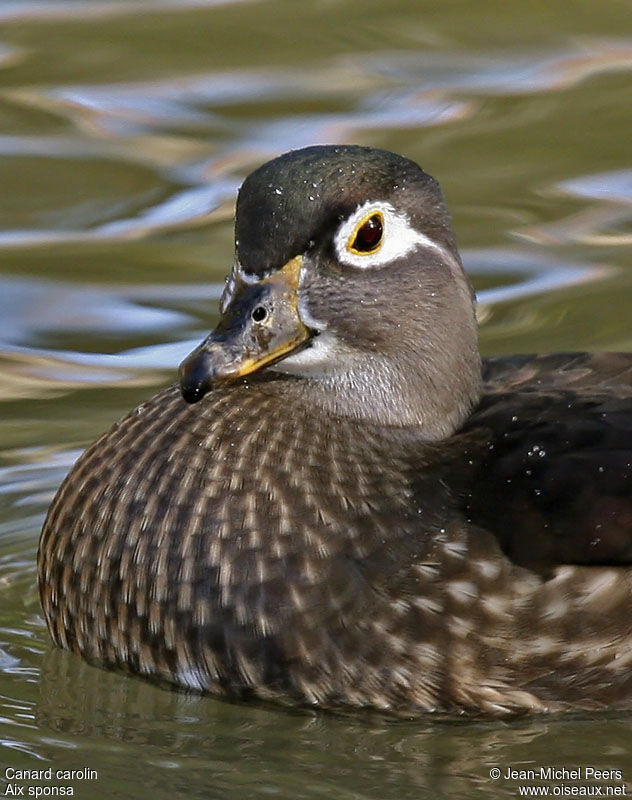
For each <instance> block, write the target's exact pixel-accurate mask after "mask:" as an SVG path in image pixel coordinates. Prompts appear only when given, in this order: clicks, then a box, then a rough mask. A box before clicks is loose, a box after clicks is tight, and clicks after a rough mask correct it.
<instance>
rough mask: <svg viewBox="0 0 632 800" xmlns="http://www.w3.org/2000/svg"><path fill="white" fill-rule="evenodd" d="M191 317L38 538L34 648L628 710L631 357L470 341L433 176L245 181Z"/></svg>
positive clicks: (460, 698)
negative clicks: (222, 268) (43, 644)
mask: <svg viewBox="0 0 632 800" xmlns="http://www.w3.org/2000/svg"><path fill="white" fill-rule="evenodd" d="M219 312H220V318H219V322H218V324H217V326H216V328H215V329H214V330H213V332H211V333H210V334H209V335H208V336H207V337H206V338H205V339H204V341H203V342H202V343H201V344H200V345H199V346H198V347H197V348H196V349H195V350H194V351H193V352H192V353H191V354H190V355H189V356H188V357H187V358H186V359H185V360H184V361H183V363H182V364H181V366H180V370H179V376H178V377H179V380H178V381H177V382H176V383H174V384H173V385H171V386H169V387H167V388H165V389H163V390H161V391H159V392H158V393H157V394H156V395H154V396H153V397H152V398H150V399H148V400H147V401H146V402H144V403H142V404H141V405H140V406H138V408H136V409H134V410H132V411H131V412H130V413H129V414H127V416H125V417H124V418H123V419H122V420H120V421H119V422H117V423H116V424H115V425H114V426H113V427H112V428H111V429H110V430H109V431H108V432H106V433H105V434H104V435H102V436H101V437H100V438H99V439H97V441H96V442H95V443H94V444H92V445H91V446H90V447H89V448H88V449H87V450H86V451H85V453H84V454H83V455H82V456H81V457H80V458H79V460H78V461H77V462H76V464H75V465H74V467H73V468H72V470H71V471H70V473H69V475H68V476H67V477H66V479H65V480H64V482H63V484H62V485H61V487H60V489H59V491H58V493H57V495H56V496H55V498H54V500H53V502H52V504H51V506H50V509H49V512H48V515H47V517H46V520H45V524H44V527H43V530H42V533H41V539H40V546H39V551H38V575H39V588H40V595H41V603H42V607H43V611H44V616H45V619H46V623H47V626H48V629H49V631H50V634H51V637H52V640H53V642H54V644H55V645H57V646H59V647H62V648H65V649H67V650H69V651H72V652H73V653H76V654H78V655H80V656H82V657H83V658H84V659H86V660H87V661H89V662H91V663H93V664H95V665H98V666H101V667H106V668H110V669H122V670H126V671H127V672H130V673H134V674H136V675H139V676H143V677H145V678H147V679H149V680H153V681H156V682H159V683H161V684H164V685H169V686H171V687H176V688H178V689H180V690H184V691H188V692H194V693H201V694H204V695H211V696H215V697H224V698H229V699H232V700H242V699H243V700H247V699H251V700H253V701H263V702H268V701H270V702H273V703H280V704H284V705H290V706H295V707H306V708H316V709H324V710H334V711H335V710H350V711H353V710H359V709H369V710H372V711H377V712H385V713H391V712H392V713H395V714H403V715H406V716H416V715H424V714H427V713H436V714H449V715H452V714H454V715H464V714H482V715H491V716H504V715H512V714H524V713H536V712H558V711H568V710H572V711H578V710H580V711H591V710H598V709H615V708H629V707H631V706H632V355H631V354H630V353H562V354H560V353H557V354H549V355H518V356H512V357H491V358H485V359H482V358H481V355H480V352H479V344H478V327H477V321H476V311H475V296H474V292H473V289H472V285H471V283H470V280H469V278H468V277H467V275H466V273H465V271H464V269H463V266H462V263H461V259H460V256H459V252H458V249H457V244H456V240H455V236H454V233H453V229H452V223H451V219H450V216H449V213H448V210H447V208H446V204H445V201H444V199H443V195H442V192H441V189H440V187H439V184H438V183H437V181H436V180H434V179H433V178H432V177H431V176H430V175H428V174H427V173H426V172H424V171H423V170H422V169H421V168H420V167H419V166H418V165H417V164H416V163H415V162H413V161H411V160H409V159H408V158H405V157H403V156H400V155H397V154H394V153H391V152H388V151H385V150H379V149H375V148H370V147H364V146H358V145H344V146H343V145H340V146H338V145H319V146H312V147H307V148H304V149H300V150H295V151H291V152H289V153H285V154H283V155H281V156H279V157H277V158H275V159H273V160H271V161H269V162H267V163H265V164H263V165H262V166H260V167H258V168H257V169H255V170H254V171H253V172H252V173H251V174H250V175H249V176H248V177H247V178H246V180H245V181H244V183H243V185H242V186H241V188H240V190H239V193H238V197H237V204H236V215H235V260H234V264H233V266H232V269H231V271H230V275H229V277H228V278H227V279H226V283H225V287H224V290H223V294H222V297H221V301H220V308H219Z"/></svg>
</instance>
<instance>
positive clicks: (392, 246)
mask: <svg viewBox="0 0 632 800" xmlns="http://www.w3.org/2000/svg"><path fill="white" fill-rule="evenodd" d="M373 216H377V217H379V218H380V221H381V223H382V238H381V239H380V241H379V242H378V244H377V246H376V247H375V249H374V250H371V251H369V252H367V253H362V252H360V251H359V250H355V249H354V248H353V243H354V241H355V238H356V236H357V234H358V231H359V230H360V228H361V227H362V225H364V224H366V222H367V221H368V220H369V219H371V217H373ZM334 247H335V249H336V255H337V256H338V259H339V261H340V262H341V263H342V264H345V265H346V266H349V267H358V268H359V269H372V268H374V267H382V266H384V265H385V264H389V263H390V262H391V261H396V260H397V259H398V258H402V257H403V256H406V255H408V253H410V252H411V251H412V250H415V249H416V248H418V247H425V248H432V249H434V250H441V251H442V250H443V248H442V247H440V246H439V245H438V244H436V243H435V242H433V241H432V239H429V238H428V237H427V236H424V234H423V233H419V231H416V230H415V229H414V228H413V227H412V225H411V223H410V220H409V218H408V216H407V215H406V214H404V213H403V212H401V211H400V212H397V211H395V209H394V208H393V206H392V205H391V204H390V203H385V202H377V201H369V202H368V203H364V204H363V205H361V206H358V208H356V210H355V211H354V212H353V214H351V216H350V217H348V218H347V219H346V220H345V221H344V222H343V223H342V225H341V226H340V228H339V229H338V232H337V233H336V235H335V237H334Z"/></svg>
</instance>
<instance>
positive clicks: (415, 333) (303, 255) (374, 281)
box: [180, 146, 481, 439]
mask: <svg viewBox="0 0 632 800" xmlns="http://www.w3.org/2000/svg"><path fill="white" fill-rule="evenodd" d="M235 240H236V257H235V264H234V267H233V270H232V272H231V274H230V276H229V278H228V280H227V283H226V286H225V289H224V293H223V295H222V299H221V303H220V312H221V319H220V322H219V324H218V326H217V327H216V328H215V330H214V331H213V332H212V333H211V334H210V335H209V336H208V337H207V338H206V339H205V340H204V341H203V342H202V344H200V345H199V347H197V348H196V349H195V350H194V351H193V352H192V353H191V354H190V355H189V356H188V357H187V358H186V359H185V361H184V362H183V363H182V365H181V366H180V385H181V389H182V394H183V397H184V399H185V400H186V401H187V402H189V403H195V402H197V401H198V400H200V399H201V398H202V397H203V396H204V395H205V394H206V393H207V392H209V391H210V390H211V389H212V388H213V387H214V386H215V385H217V384H219V383H222V382H227V381H231V380H235V379H236V378H240V377H243V376H246V375H249V374H251V373H254V372H258V371H259V370H262V369H273V370H275V371H277V372H281V373H285V374H286V375H292V376H296V377H298V378H300V379H302V383H301V386H302V388H303V389H304V391H305V392H306V395H307V396H309V399H310V402H311V403H313V404H315V405H317V406H319V407H321V408H322V409H323V410H324V411H326V412H328V413H331V414H335V415H340V416H345V417H355V418H357V419H363V420H366V421H367V422H372V423H377V424H381V425H392V426H410V425H414V426H417V427H419V428H421V430H422V434H423V435H424V436H425V437H426V438H428V439H437V438H442V437H444V436H448V435H450V434H451V433H452V432H453V431H454V430H455V429H456V428H457V427H458V426H459V425H460V424H461V422H462V421H463V420H464V419H465V418H466V416H467V414H468V413H469V411H470V409H471V407H472V405H473V404H474V403H475V402H476V400H477V399H478V397H479V394H480V386H481V367H480V356H479V352H478V334H477V325H476V317H475V311H474V296H473V292H472V288H471V285H470V283H469V280H468V278H467V276H466V275H465V273H464V271H463V267H462V264H461V260H460V258H459V254H458V250H457V247H456V242H455V239H454V234H453V232H452V228H451V224H450V218H449V215H448V212H447V210H446V207H445V204H444V201H443V196H442V194H441V190H440V188H439V185H438V183H437V182H436V181H435V180H434V179H433V178H432V177H430V176H429V175H427V174H426V173H425V172H424V171H423V170H422V169H420V167H418V166H417V165H416V164H415V163H414V162H412V161H410V160H408V159H406V158H403V157H402V156H398V155H395V154H394V153H390V152H387V151H384V150H376V149H372V148H365V147H357V146H317V147H308V148H305V149H303V150H297V151H293V152H290V153H286V154H285V155H282V156H280V157H279V158H276V159H274V160H273V161H269V162H268V163H266V164H264V165H263V166H261V167H259V168H258V169H257V170H255V171H254V172H253V173H252V174H251V175H250V176H249V177H248V178H246V180H245V181H244V183H243V185H242V187H241V189H240V191H239V196H238V199H237V211H236V222H235Z"/></svg>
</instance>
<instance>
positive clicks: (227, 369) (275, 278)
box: [180, 256, 313, 403]
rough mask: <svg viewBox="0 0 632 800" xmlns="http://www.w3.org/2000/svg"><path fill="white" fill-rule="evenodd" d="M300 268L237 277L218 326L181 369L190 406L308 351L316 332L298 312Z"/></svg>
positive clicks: (294, 263) (294, 264) (296, 261)
mask: <svg viewBox="0 0 632 800" xmlns="http://www.w3.org/2000/svg"><path fill="white" fill-rule="evenodd" d="M301 266H302V257H301V256H297V257H296V258H293V259H292V260H291V261H288V263H287V264H285V266H284V267H282V268H281V269H280V270H277V271H276V272H274V273H273V274H272V275H270V276H269V277H267V278H264V279H262V280H260V281H257V282H256V283H247V282H246V281H244V280H243V279H242V278H240V277H239V275H237V276H233V278H232V280H234V286H233V287H232V297H231V298H230V300H229V302H228V305H227V306H226V308H225V309H224V310H223V314H222V317H221V319H220V321H219V324H218V325H217V327H216V328H215V330H214V331H213V332H212V333H211V334H210V335H209V336H207V338H206V339H205V340H204V341H203V342H202V344H200V345H199V346H198V347H196V349H195V350H194V351H193V352H192V353H191V354H190V355H189V356H187V357H186V358H185V360H184V361H183V362H182V364H181V365H180V389H181V391H182V396H183V397H184V399H185V400H186V401H187V403H196V402H197V401H198V400H201V399H202V397H204V395H205V394H207V392H209V391H210V390H211V389H212V388H213V387H214V386H217V385H219V384H220V383H225V382H229V381H232V380H236V379H237V378H241V377H244V376H245V375H250V374H251V373H253V372H258V371H259V370H261V369H263V368H264V367H269V366H270V365H272V364H275V363H276V362H277V361H281V359H283V358H285V357H286V356H288V355H289V354H290V353H294V352H296V351H297V350H300V349H302V348H303V347H306V346H307V344H308V343H309V340H310V339H311V338H312V336H313V331H311V330H310V329H309V328H307V327H306V326H305V325H304V324H303V322H302V321H301V319H300V316H299V311H298V288H299V280H300V271H301Z"/></svg>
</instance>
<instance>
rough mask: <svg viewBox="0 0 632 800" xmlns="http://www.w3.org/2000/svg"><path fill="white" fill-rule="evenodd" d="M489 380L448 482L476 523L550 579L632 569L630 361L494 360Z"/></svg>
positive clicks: (577, 357)
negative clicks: (567, 567) (572, 567)
mask: <svg viewBox="0 0 632 800" xmlns="http://www.w3.org/2000/svg"><path fill="white" fill-rule="evenodd" d="M484 379H485V390H484V394H483V398H482V400H481V402H480V404H479V406H478V407H477V408H476V409H475V411H474V413H473V414H472V415H471V416H470V418H469V420H468V421H467V423H466V424H465V425H464V427H463V428H462V430H461V431H460V432H459V433H458V434H457V435H456V436H455V437H454V439H453V440H452V441H451V448H450V449H451V450H452V459H453V462H454V460H457V461H458V465H459V466H458V468H457V469H454V466H455V465H454V463H453V465H452V468H451V469H449V470H446V472H445V481H446V482H447V483H448V484H449V485H450V487H451V488H452V490H453V491H455V492H456V494H457V496H458V497H459V499H460V503H461V508H462V511H463V513H464V515H465V516H466V518H467V520H468V522H470V523H471V524H473V525H476V526H479V527H481V528H483V529H486V530H488V531H490V532H492V533H493V534H494V535H495V536H496V537H497V539H498V542H499V544H500V546H501V548H502V550H503V551H504V553H505V555H507V556H508V557H509V558H510V559H511V560H512V561H513V562H514V563H516V564H519V565H521V566H525V567H528V568H530V569H533V570H536V571H539V572H541V573H543V574H546V573H548V572H549V571H550V570H552V569H554V568H555V567H556V566H559V565H561V564H576V565H580V564H581V565H594V566H597V565H599V566H617V565H630V564H632V354H627V353H626V354H618V353H607V354H589V353H582V354H556V355H552V356H521V357H517V358H492V359H488V360H487V361H486V362H485V364H484ZM454 448H456V450H457V451H459V455H458V456H456V455H455V453H454Z"/></svg>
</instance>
